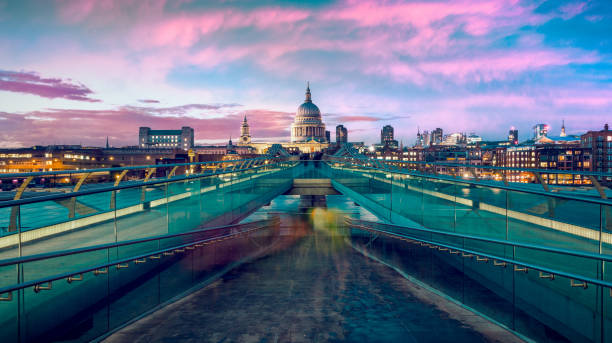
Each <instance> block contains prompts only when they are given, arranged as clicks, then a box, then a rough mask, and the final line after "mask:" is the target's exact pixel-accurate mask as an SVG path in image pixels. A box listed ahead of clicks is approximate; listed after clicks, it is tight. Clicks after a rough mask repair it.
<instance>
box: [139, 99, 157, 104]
mask: <svg viewBox="0 0 612 343" xmlns="http://www.w3.org/2000/svg"><path fill="white" fill-rule="evenodd" d="M138 102H142V103H143V104H159V100H155V99H139V100H138Z"/></svg>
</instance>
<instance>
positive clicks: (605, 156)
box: [580, 124, 612, 182]
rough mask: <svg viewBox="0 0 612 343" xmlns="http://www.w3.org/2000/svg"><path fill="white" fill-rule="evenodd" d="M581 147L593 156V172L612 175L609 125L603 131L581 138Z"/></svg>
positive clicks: (589, 133) (611, 139) (611, 147)
mask: <svg viewBox="0 0 612 343" xmlns="http://www.w3.org/2000/svg"><path fill="white" fill-rule="evenodd" d="M580 145H581V146H582V147H584V148H587V149H588V150H590V152H591V154H592V155H593V171H595V172H604V173H612V131H610V127H609V126H608V124H606V125H604V129H603V130H600V131H588V132H587V133H585V134H584V135H582V136H580ZM605 181H607V182H611V181H612V180H605Z"/></svg>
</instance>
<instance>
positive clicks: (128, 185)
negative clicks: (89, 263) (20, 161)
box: [0, 162, 282, 208]
mask: <svg viewBox="0 0 612 343" xmlns="http://www.w3.org/2000/svg"><path fill="white" fill-rule="evenodd" d="M279 163H282V162H276V163H270V164H266V165H261V166H256V167H249V168H247V169H240V170H234V171H231V170H228V171H215V172H213V173H210V174H191V175H182V176H180V177H176V178H172V179H152V180H149V181H146V182H144V181H132V182H129V183H124V184H119V185H117V186H106V187H99V188H93V189H85V190H79V191H76V192H70V193H58V194H49V195H42V196H37V197H32V198H23V199H19V200H6V201H0V208H3V207H10V206H17V205H24V204H31V203H35V202H41V201H49V200H57V199H65V198H72V197H77V196H81V195H89V194H95V193H104V192H109V191H114V190H121V189H127V188H137V187H142V186H151V185H157V184H162V183H170V182H175V181H184V180H191V179H198V178H203V177H209V176H213V175H222V174H233V173H237V172H244V171H249V170H257V169H261V168H269V167H273V166H276V165H278V164H279ZM0 175H1V174H0Z"/></svg>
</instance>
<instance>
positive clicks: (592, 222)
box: [0, 147, 612, 342]
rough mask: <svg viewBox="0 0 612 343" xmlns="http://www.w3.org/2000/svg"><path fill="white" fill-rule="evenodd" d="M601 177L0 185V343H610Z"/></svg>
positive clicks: (204, 167) (608, 227) (293, 165)
mask: <svg viewBox="0 0 612 343" xmlns="http://www.w3.org/2000/svg"><path fill="white" fill-rule="evenodd" d="M441 166H442V167H446V168H449V170H451V173H445V174H441V173H438V172H437V170H438V169H437V167H441ZM452 171H455V172H452ZM509 172H522V173H530V174H531V175H534V177H535V178H536V180H539V181H540V182H538V183H531V184H522V183H512V182H508V181H507V178H506V177H505V175H507V173H509ZM493 173H496V175H499V176H501V178H492V177H487V176H486V175H492V174H493ZM551 173H552V174H554V173H558V174H563V175H572V176H575V177H579V178H581V179H583V180H588V182H587V183H588V185H586V186H579V187H578V186H572V187H570V186H560V185H553V184H549V183H547V182H544V180H543V178H542V175H543V174H551ZM610 178H612V175H610V174H602V173H588V172H569V171H550V170H546V171H543V170H537V169H523V170H516V169H507V168H494V167H483V166H474V165H458V164H453V165H443V164H436V163H421V162H399V161H383V160H371V159H366V158H364V157H361V156H359V154H358V153H356V152H355V151H352V150H351V149H350V147H346V148H343V149H342V150H341V151H340V152H339V153H337V154H335V155H324V156H323V158H322V159H321V160H317V161H312V160H297V159H295V158H292V157H291V156H288V155H287V154H285V153H283V151H273V152H271V153H270V154H269V155H266V156H262V157H259V158H254V159H244V160H232V161H217V162H203V163H187V164H167V165H150V166H138V167H124V168H106V169H93V170H71V171H65V170H64V171H49V172H36V173H18V174H4V175H1V176H0V181H1V182H2V184H1V185H3V186H6V185H9V186H10V187H8V188H5V191H3V192H0V341H2V342H43V341H63V342H65V341H69V342H81V341H108V342H122V341H126V342H127V341H129V342H136V341H141V342H149V341H164V342H165V341H170V340H172V341H181V340H187V341H188V340H191V341H215V342H217V341H219V342H220V341H226V342H230V341H244V342H246V341H300V342H309V341H337V342H339V341H376V342H380V341H400V340H401V341H415V342H416V341H431V342H444V341H448V342H458V341H466V342H477V341H516V342H520V341H538V342H610V341H612V265H611V263H612V201H610V200H609V199H608V197H610V196H612V194H611V193H610V190H609V189H608V188H606V187H605V184H606V180H610Z"/></svg>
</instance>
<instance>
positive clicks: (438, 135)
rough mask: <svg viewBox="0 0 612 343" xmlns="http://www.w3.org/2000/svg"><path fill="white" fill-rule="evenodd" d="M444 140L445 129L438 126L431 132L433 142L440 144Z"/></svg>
mask: <svg viewBox="0 0 612 343" xmlns="http://www.w3.org/2000/svg"><path fill="white" fill-rule="evenodd" d="M442 141H444V131H442V129H441V128H439V127H438V128H436V129H435V130H433V131H432V132H431V144H432V145H435V144H440V143H442Z"/></svg>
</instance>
